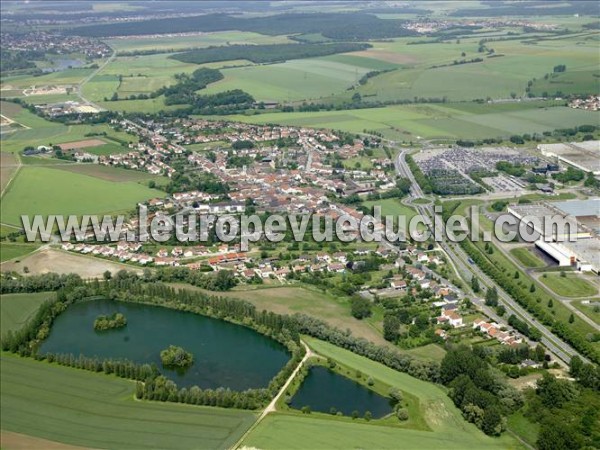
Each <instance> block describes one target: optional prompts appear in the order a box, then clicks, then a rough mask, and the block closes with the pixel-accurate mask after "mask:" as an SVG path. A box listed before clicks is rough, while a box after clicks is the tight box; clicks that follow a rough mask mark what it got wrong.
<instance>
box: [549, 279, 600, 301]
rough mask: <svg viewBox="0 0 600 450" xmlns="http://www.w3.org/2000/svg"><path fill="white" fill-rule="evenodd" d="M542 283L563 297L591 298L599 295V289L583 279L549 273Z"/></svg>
mask: <svg viewBox="0 0 600 450" xmlns="http://www.w3.org/2000/svg"><path fill="white" fill-rule="evenodd" d="M545 275H546V277H545V278H544V277H543V276H542V277H540V281H541V282H542V283H544V284H545V285H546V286H547V287H549V288H550V289H551V290H552V291H554V292H555V293H556V294H558V295H560V296H562V297H573V298H577V297H591V296H597V295H598V289H597V288H595V287H594V286H593V285H592V284H591V283H590V282H588V281H586V280H585V279H584V278H583V277H581V276H578V275H572V274H567V275H566V276H565V277H562V276H560V274H558V273H547V274H545Z"/></svg>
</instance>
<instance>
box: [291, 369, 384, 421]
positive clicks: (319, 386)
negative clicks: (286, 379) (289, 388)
mask: <svg viewBox="0 0 600 450" xmlns="http://www.w3.org/2000/svg"><path fill="white" fill-rule="evenodd" d="M306 405H308V406H310V409H311V410H312V411H318V412H324V413H329V412H330V410H331V408H332V407H334V408H335V409H336V410H338V411H341V412H342V413H344V415H345V416H350V415H352V412H353V411H358V413H359V415H360V417H362V416H363V415H364V413H365V411H370V412H371V414H372V415H373V418H376V419H377V418H380V417H383V416H385V415H387V414H389V413H391V412H392V410H393V408H392V403H391V401H390V399H389V398H386V397H383V396H381V395H379V394H377V393H375V392H373V391H372V390H370V389H367V388H366V387H365V386H363V385H361V384H359V383H357V382H356V381H353V380H350V379H348V378H346V377H343V376H341V375H339V374H337V373H335V372H333V371H331V370H329V369H327V368H326V367H322V366H314V367H312V368H311V369H310V371H309V373H308V375H307V376H306V378H305V379H304V382H303V383H302V386H300V389H298V392H297V393H296V395H294V397H293V398H292V402H291V403H290V406H291V407H292V408H295V409H301V408H302V407H303V406H306Z"/></svg>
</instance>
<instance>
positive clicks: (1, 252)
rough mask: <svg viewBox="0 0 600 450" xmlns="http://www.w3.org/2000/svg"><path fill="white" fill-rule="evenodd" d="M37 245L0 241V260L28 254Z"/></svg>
mask: <svg viewBox="0 0 600 450" xmlns="http://www.w3.org/2000/svg"><path fill="white" fill-rule="evenodd" d="M38 247H39V245H37V244H21V243H20V244H14V243H10V242H0V262H4V261H8V260H10V259H15V258H19V257H21V256H25V255H28V254H29V253H31V252H32V251H34V250H35V249H36V248H38Z"/></svg>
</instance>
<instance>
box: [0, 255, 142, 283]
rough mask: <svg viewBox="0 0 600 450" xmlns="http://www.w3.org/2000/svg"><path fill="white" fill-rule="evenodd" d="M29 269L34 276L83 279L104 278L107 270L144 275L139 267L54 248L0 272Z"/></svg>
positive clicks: (2, 267) (5, 265) (7, 264)
mask: <svg viewBox="0 0 600 450" xmlns="http://www.w3.org/2000/svg"><path fill="white" fill-rule="evenodd" d="M25 267H27V268H28V269H29V273H30V274H32V275H39V274H43V273H48V272H54V273H59V274H69V273H75V274H77V275H79V276H80V277H81V278H102V276H103V275H104V272H106V271H107V270H108V271H109V272H111V273H113V274H115V273H117V272H118V271H119V270H128V271H130V272H135V273H138V274H141V273H142V269H140V268H139V267H135V266H131V265H128V264H124V263H120V262H118V261H114V260H113V261H111V260H107V259H101V258H96V257H94V256H91V255H80V254H77V253H69V252H66V251H62V250H54V249H52V248H42V249H39V250H38V251H36V252H34V253H31V254H29V255H27V256H25V257H23V258H21V259H20V260H19V261H18V262H17V260H12V261H6V262H3V263H2V264H0V270H1V271H3V272H12V271H14V272H18V273H23V271H24V268H25Z"/></svg>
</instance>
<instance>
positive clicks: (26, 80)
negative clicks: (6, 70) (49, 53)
mask: <svg viewBox="0 0 600 450" xmlns="http://www.w3.org/2000/svg"><path fill="white" fill-rule="evenodd" d="M92 72H94V69H85V68H79V69H66V70H61V71H58V72H52V73H48V74H45V75H41V76H39V77H34V76H19V77H10V78H7V79H5V80H3V83H6V84H9V85H10V86H11V87H13V88H29V87H31V86H45V85H50V84H51V85H63V84H77V83H80V82H81V81H83V79H85V77H87V76H89V75H90V74H91V73H92Z"/></svg>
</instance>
